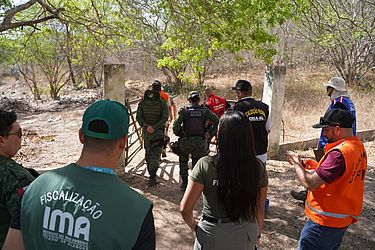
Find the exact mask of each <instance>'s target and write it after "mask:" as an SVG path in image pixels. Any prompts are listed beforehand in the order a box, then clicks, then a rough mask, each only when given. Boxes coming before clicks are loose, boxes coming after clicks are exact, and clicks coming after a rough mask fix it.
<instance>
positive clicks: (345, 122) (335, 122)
mask: <svg viewBox="0 0 375 250" xmlns="http://www.w3.org/2000/svg"><path fill="white" fill-rule="evenodd" d="M353 122H354V117H353V116H352V114H350V113H349V112H348V111H346V110H343V109H330V110H328V111H327V112H326V113H325V114H324V116H323V117H320V121H319V123H317V124H315V125H313V126H312V127H313V128H325V127H328V126H339V127H341V128H351V127H352V126H353Z"/></svg>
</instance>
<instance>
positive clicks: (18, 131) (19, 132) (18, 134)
mask: <svg viewBox="0 0 375 250" xmlns="http://www.w3.org/2000/svg"><path fill="white" fill-rule="evenodd" d="M8 135H17V136H18V137H19V138H21V137H22V128H19V129H18V130H17V131H16V132H14V133H9V134H7V136H8Z"/></svg>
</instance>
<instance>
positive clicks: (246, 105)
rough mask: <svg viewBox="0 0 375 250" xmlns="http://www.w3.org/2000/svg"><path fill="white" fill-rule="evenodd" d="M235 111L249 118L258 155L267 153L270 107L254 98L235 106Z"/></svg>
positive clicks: (244, 100)
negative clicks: (267, 128)
mask: <svg viewBox="0 0 375 250" xmlns="http://www.w3.org/2000/svg"><path fill="white" fill-rule="evenodd" d="M233 109H234V110H238V111H241V112H242V113H244V114H245V116H246V117H247V118H249V120H250V122H251V126H252V128H253V136H254V142H255V152H256V154H257V155H261V154H264V153H267V147H268V133H267V130H266V121H267V119H268V116H269V111H268V105H267V104H265V103H263V102H261V101H257V100H255V99H254V98H246V99H243V100H240V101H238V102H237V103H236V104H234V107H233Z"/></svg>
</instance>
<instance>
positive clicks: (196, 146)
mask: <svg viewBox="0 0 375 250" xmlns="http://www.w3.org/2000/svg"><path fill="white" fill-rule="evenodd" d="M189 154H191V158H192V164H193V165H192V166H193V167H194V166H195V164H196V163H197V161H198V160H199V159H200V158H201V157H203V156H205V155H207V139H206V138H203V137H201V136H194V137H182V138H181V139H180V155H179V156H180V157H179V161H180V176H181V179H182V180H183V181H186V180H187V177H188V161H189Z"/></svg>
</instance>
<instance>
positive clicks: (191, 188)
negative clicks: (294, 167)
mask: <svg viewBox="0 0 375 250" xmlns="http://www.w3.org/2000/svg"><path fill="white" fill-rule="evenodd" d="M267 185H268V179H267V173H266V169H265V166H264V165H263V163H262V162H261V161H259V160H258V159H257V158H256V156H255V150H254V139H253V134H252V129H251V124H250V121H249V120H248V119H247V118H246V117H245V116H244V115H243V113H241V112H239V111H227V112H226V113H225V114H224V115H223V116H222V117H221V118H220V123H219V132H218V147H217V154H216V155H215V156H205V157H203V158H201V159H200V160H199V161H198V162H197V164H196V165H195V167H194V169H193V171H192V173H191V175H190V177H189V183H188V186H187V189H186V191H185V194H184V197H183V198H182V201H181V204H180V210H181V214H182V217H183V218H184V220H185V222H186V223H187V224H188V226H189V227H190V228H191V229H192V230H193V231H195V232H196V236H197V238H196V240H195V244H194V249H215V250H220V249H254V246H255V245H256V244H257V243H258V244H259V242H260V241H259V239H260V236H261V232H262V227H263V220H264V204H265V199H266V194H267ZM202 192H203V216H202V218H201V220H200V221H199V223H198V221H197V220H196V219H195V218H194V216H193V208H194V206H195V204H196V202H197V200H198V199H199V197H200V195H201V193H202Z"/></svg>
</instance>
